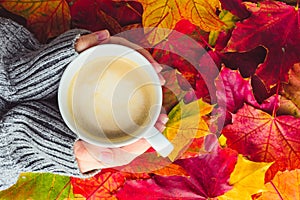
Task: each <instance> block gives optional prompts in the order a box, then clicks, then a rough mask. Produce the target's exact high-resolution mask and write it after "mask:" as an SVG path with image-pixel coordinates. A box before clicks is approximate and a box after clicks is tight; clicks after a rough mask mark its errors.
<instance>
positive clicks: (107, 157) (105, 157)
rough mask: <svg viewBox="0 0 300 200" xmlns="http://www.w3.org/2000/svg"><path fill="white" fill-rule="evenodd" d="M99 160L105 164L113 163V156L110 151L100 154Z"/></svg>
mask: <svg viewBox="0 0 300 200" xmlns="http://www.w3.org/2000/svg"><path fill="white" fill-rule="evenodd" d="M98 159H99V160H100V161H101V162H104V163H113V160H114V158H113V154H112V152H109V151H104V152H100V154H99V156H98Z"/></svg>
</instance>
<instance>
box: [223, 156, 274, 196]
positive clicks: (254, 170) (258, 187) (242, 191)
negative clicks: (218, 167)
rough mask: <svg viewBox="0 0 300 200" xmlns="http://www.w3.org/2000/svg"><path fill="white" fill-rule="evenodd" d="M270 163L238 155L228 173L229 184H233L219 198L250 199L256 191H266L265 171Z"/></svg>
mask: <svg viewBox="0 0 300 200" xmlns="http://www.w3.org/2000/svg"><path fill="white" fill-rule="evenodd" d="M271 164H272V163H263V162H262V163H260V162H252V161H249V160H247V159H245V158H244V157H243V156H241V155H239V157H238V161H237V164H236V165H235V168H234V170H233V172H232V173H231V175H230V181H229V184H230V185H232V186H233V189H232V190H229V191H228V192H226V193H225V194H224V195H222V196H220V197H218V199H220V200H223V199H224V200H229V199H232V200H235V199H240V198H241V197H242V198H243V199H250V200H251V199H252V198H251V196H252V195H253V194H256V193H258V192H262V191H266V188H265V185H264V184H265V180H264V179H265V173H266V171H267V170H268V168H269V167H270V166H271Z"/></svg>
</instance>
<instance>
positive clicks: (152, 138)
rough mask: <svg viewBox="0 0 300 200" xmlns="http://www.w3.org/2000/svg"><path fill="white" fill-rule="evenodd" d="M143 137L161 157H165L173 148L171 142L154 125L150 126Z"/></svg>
mask: <svg viewBox="0 0 300 200" xmlns="http://www.w3.org/2000/svg"><path fill="white" fill-rule="evenodd" d="M144 138H145V139H146V140H147V141H148V142H149V144H150V145H151V146H152V147H153V149H155V151H156V152H157V153H158V154H159V155H161V156H162V157H167V156H168V155H169V154H170V153H171V152H172V151H173V149H174V146H173V144H171V142H170V141H169V140H168V139H167V138H166V137H165V136H164V135H163V134H162V133H161V132H160V131H159V130H157V129H156V128H155V127H152V128H151V129H150V130H149V132H148V135H146V136H145V137H144Z"/></svg>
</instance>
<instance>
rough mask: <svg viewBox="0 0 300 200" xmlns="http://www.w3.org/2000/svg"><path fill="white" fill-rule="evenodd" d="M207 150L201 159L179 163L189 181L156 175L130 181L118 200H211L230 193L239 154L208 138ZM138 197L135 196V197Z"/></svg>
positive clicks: (213, 138)
mask: <svg viewBox="0 0 300 200" xmlns="http://www.w3.org/2000/svg"><path fill="white" fill-rule="evenodd" d="M205 143H206V147H205V150H207V151H208V152H207V153H205V154H203V155H200V156H199V157H194V158H189V159H182V160H177V161H176V164H178V165H180V166H181V167H183V168H184V169H185V170H186V172H187V173H188V175H189V177H183V176H169V177H162V176H158V175H155V176H153V177H152V178H151V179H147V180H130V181H127V182H126V183H125V185H124V186H123V188H122V189H120V190H119V191H118V193H117V194H116V196H117V197H118V199H128V198H130V199H143V198H145V196H151V199H170V198H173V199H174V198H175V199H176V198H177V199H183V198H186V199H207V198H213V197H217V196H219V195H222V194H224V193H225V192H226V191H228V190H230V189H231V188H232V186H230V185H229V183H228V181H229V177H230V174H231V172H232V171H233V169H234V167H235V164H236V162H237V153H236V151H234V150H232V149H229V148H225V149H222V148H220V146H219V145H218V141H217V139H216V137H215V136H214V135H209V136H208V137H207V138H206V142H205ZM132 194H134V195H132Z"/></svg>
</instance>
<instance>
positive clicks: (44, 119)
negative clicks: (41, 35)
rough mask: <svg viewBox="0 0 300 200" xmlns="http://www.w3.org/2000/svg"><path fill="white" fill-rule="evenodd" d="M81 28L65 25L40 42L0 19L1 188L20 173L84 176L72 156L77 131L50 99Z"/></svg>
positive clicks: (55, 91)
mask: <svg viewBox="0 0 300 200" xmlns="http://www.w3.org/2000/svg"><path fill="white" fill-rule="evenodd" d="M85 33H88V31H86V30H80V29H74V30H70V31H68V32H66V33H64V34H62V35H60V36H59V37H57V38H56V39H54V40H53V41H51V42H50V43H49V44H46V45H41V44H40V43H39V42H38V41H37V40H36V39H35V38H34V37H33V36H32V34H31V33H30V32H29V31H28V30H27V29H25V28H24V27H22V26H20V25H18V24H17V23H15V22H12V21H11V20H8V19H4V18H0V94H1V96H0V190H3V189H6V188H8V187H10V186H11V185H13V184H14V183H15V182H16V181H17V179H18V175H19V174H20V173H21V172H51V173H56V174H62V175H68V176H75V177H85V175H83V174H81V173H80V171H79V169H78V164H77V162H76V159H75V157H74V152H73V144H74V142H75V140H76V139H77V138H76V135H75V134H74V133H72V132H71V131H70V130H69V129H68V128H67V127H66V125H65V124H64V122H63V120H62V118H61V116H60V113H59V110H58V106H57V104H56V103H53V101H50V100H49V99H50V98H55V97H56V95H57V89H58V85H59V81H60V78H61V75H62V73H63V71H64V69H65V67H66V66H67V64H68V63H69V62H71V61H72V60H73V59H74V58H75V57H76V56H77V55H78V54H77V52H76V51H75V50H74V43H75V38H76V37H77V36H78V35H79V34H85Z"/></svg>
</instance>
